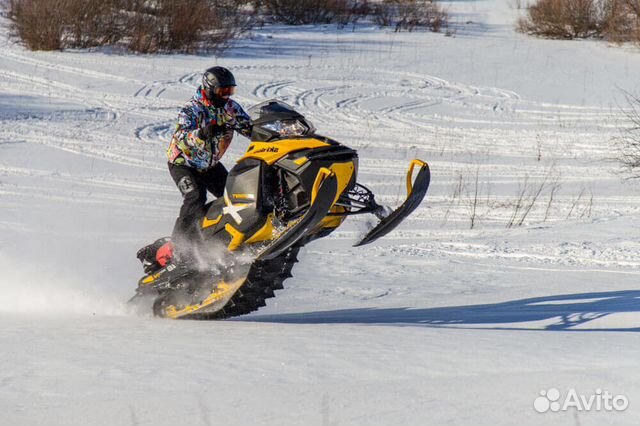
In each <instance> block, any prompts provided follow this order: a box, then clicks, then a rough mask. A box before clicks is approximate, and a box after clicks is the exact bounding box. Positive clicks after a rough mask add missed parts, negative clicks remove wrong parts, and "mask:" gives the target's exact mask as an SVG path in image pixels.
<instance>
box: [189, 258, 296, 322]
mask: <svg viewBox="0 0 640 426" xmlns="http://www.w3.org/2000/svg"><path fill="white" fill-rule="evenodd" d="M299 251H300V247H291V248H289V249H288V250H287V251H285V252H284V253H283V254H281V255H280V256H278V257H276V258H275V259H271V260H262V261H256V262H254V264H253V265H251V269H250V270H249V275H248V276H247V279H246V280H245V282H244V284H243V285H242V287H240V289H239V290H238V291H237V292H236V293H235V294H234V295H233V297H231V299H230V300H229V302H227V304H226V305H225V307H224V308H222V309H221V310H219V311H217V312H211V313H206V312H205V313H197V314H193V315H185V316H184V317H181V318H180V319H191V320H218V319H225V318H231V317H237V316H240V315H246V314H248V313H250V312H253V311H256V310H258V309H259V308H261V307H262V306H265V305H266V299H269V298H271V297H275V290H281V289H283V288H284V285H283V282H284V280H286V279H287V278H290V277H291V270H292V269H293V266H294V265H295V263H296V262H297V261H298V258H297V254H298V252H299Z"/></svg>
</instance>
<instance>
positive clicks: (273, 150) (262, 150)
mask: <svg viewBox="0 0 640 426" xmlns="http://www.w3.org/2000/svg"><path fill="white" fill-rule="evenodd" d="M278 151H280V150H279V149H278V148H277V147H275V146H270V147H268V148H262V149H259V150H257V151H256V152H254V154H261V153H263V152H278Z"/></svg>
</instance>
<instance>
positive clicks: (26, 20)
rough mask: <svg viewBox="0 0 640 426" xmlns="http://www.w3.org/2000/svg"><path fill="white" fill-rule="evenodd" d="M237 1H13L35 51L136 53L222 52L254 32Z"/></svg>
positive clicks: (22, 32)
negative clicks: (113, 48) (117, 49)
mask: <svg viewBox="0 0 640 426" xmlns="http://www.w3.org/2000/svg"><path fill="white" fill-rule="evenodd" d="M242 7H243V2H241V1H234V0H154V1H149V0H11V5H10V16H11V18H12V20H13V24H14V27H15V29H16V30H17V33H18V35H19V36H20V38H21V39H22V40H23V41H24V42H25V44H26V45H27V47H28V48H30V49H32V50H61V49H64V48H69V47H94V46H104V45H120V46H125V47H127V48H128V49H130V50H132V51H136V52H143V53H151V52H173V51H179V52H193V51H196V50H200V49H205V50H220V49H222V48H224V47H226V46H227V44H228V42H229V41H230V39H232V38H234V37H236V36H237V35H238V34H239V33H241V32H243V31H244V30H246V29H247V28H248V24H249V18H248V15H246V14H244V13H242V10H241V8H242Z"/></svg>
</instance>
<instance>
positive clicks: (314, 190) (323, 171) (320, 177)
mask: <svg viewBox="0 0 640 426" xmlns="http://www.w3.org/2000/svg"><path fill="white" fill-rule="evenodd" d="M333 174H334V173H333V172H332V171H331V170H329V169H327V168H326V167H321V168H320V170H318V174H317V175H316V180H315V182H313V186H312V187H311V204H313V203H314V202H315V201H316V197H317V196H318V189H320V185H322V182H324V180H325V179H326V178H328V177H329V176H331V175H333Z"/></svg>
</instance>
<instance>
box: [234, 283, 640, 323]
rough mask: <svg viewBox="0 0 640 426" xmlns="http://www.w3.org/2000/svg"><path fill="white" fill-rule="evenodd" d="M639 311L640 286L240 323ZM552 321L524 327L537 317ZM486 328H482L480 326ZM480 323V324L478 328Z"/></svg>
mask: <svg viewBox="0 0 640 426" xmlns="http://www.w3.org/2000/svg"><path fill="white" fill-rule="evenodd" d="M628 312H640V290H625V291H611V292H601V293H581V294H565V295H557V296H546V297H535V298H529V299H520V300H514V301H509V302H502V303H491V304H482V305H467V306H448V307H441V308H359V309H343V310H334V311H318V312H306V313H292V314H281V315H257V316H253V317H246V318H242V319H241V320H242V321H255V322H273V323H286V324H372V325H374V324H375V325H385V324H398V325H425V326H455V327H457V328H465V326H468V327H469V328H471V327H473V328H491V329H510V330H535V329H543V330H551V331H561V330H573V331H589V330H592V331H640V323H638V324H637V326H636V327H633V326H630V327H629V328H614V327H609V328H607V327H604V328H600V327H599V328H588V327H581V328H580V329H576V330H574V329H573V328H574V327H576V326H578V325H583V324H587V323H588V322H590V321H593V320H596V319H600V318H603V317H606V316H608V315H611V314H616V313H628ZM545 320H546V321H549V320H555V321H554V322H553V323H552V324H547V325H541V326H539V327H537V326H529V327H526V326H522V325H520V326H519V324H523V323H527V322H533V321H545ZM483 325H484V326H485V327H482V326H483ZM478 326H480V327H478Z"/></svg>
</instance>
